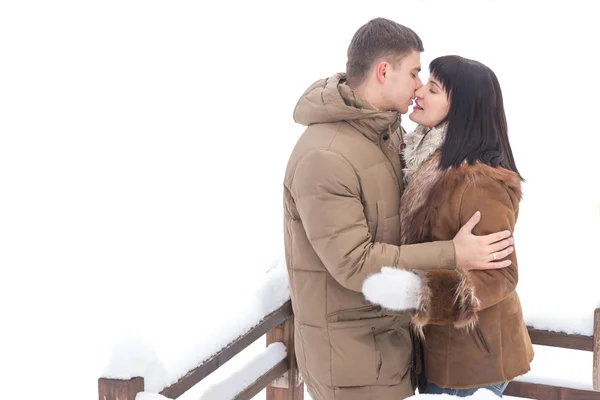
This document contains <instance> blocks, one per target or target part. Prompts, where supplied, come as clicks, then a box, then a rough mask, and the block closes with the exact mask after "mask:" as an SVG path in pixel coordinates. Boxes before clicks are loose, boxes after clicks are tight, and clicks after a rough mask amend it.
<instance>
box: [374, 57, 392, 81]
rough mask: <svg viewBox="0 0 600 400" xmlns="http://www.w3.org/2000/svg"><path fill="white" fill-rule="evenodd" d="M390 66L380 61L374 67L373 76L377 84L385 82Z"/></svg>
mask: <svg viewBox="0 0 600 400" xmlns="http://www.w3.org/2000/svg"><path fill="white" fill-rule="evenodd" d="M389 67H390V64H389V63H388V62H387V61H380V62H378V63H377V65H376V66H375V76H376V77H377V81H379V83H383V82H385V79H386V75H387V73H388V72H389Z"/></svg>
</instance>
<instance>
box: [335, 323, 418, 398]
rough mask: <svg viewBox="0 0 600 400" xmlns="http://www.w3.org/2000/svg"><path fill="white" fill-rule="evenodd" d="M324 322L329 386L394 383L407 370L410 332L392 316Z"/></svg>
mask: <svg viewBox="0 0 600 400" xmlns="http://www.w3.org/2000/svg"><path fill="white" fill-rule="evenodd" d="M328 325H329V335H330V344H331V381H332V386H334V387H356V386H375V385H382V386H390V385H397V384H399V383H400V382H401V380H402V378H403V377H404V376H405V375H406V373H407V372H408V371H409V369H410V363H411V357H412V346H411V341H410V335H409V332H408V330H407V329H406V328H401V330H399V331H397V330H396V329H395V328H396V327H398V326H399V324H398V323H397V322H396V319H394V318H393V317H391V318H389V317H384V318H378V319H376V320H359V321H343V322H333V323H329V324H328ZM404 330H406V332H404Z"/></svg>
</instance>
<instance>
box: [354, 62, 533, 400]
mask: <svg viewBox="0 0 600 400" xmlns="http://www.w3.org/2000/svg"><path fill="white" fill-rule="evenodd" d="M429 69H430V79H429V81H428V82H427V84H426V85H425V86H423V87H421V88H420V89H419V90H418V91H417V92H416V99H415V103H414V111H413V112H412V113H411V115H410V118H411V119H412V120H413V121H414V122H416V123H418V124H419V126H418V127H417V129H416V130H415V131H414V132H412V133H410V134H408V135H407V136H406V137H405V145H406V147H405V148H404V150H403V152H402V153H403V154H402V156H403V158H404V162H405V169H404V172H405V176H404V179H405V180H406V182H407V184H408V187H407V189H406V191H405V192H404V194H403V197H402V203H401V209H400V218H401V230H402V232H401V237H402V244H412V243H420V242H426V241H435V240H448V239H452V238H453V237H454V236H455V235H456V233H457V232H458V230H459V229H460V227H461V225H462V224H464V222H465V221H466V220H467V219H468V218H469V217H470V216H471V215H473V213H475V212H476V211H480V212H481V222H480V223H479V224H478V225H477V226H476V227H475V230H474V231H473V233H474V234H476V235H484V234H487V233H490V232H496V231H500V230H503V229H508V230H510V231H513V230H514V227H515V223H516V221H517V216H518V213H519V201H520V199H521V181H522V178H521V175H520V174H519V171H518V170H517V167H516V165H515V161H514V158H513V154H512V150H511V148H510V144H509V140H508V128H507V123H506V116H505V113H504V105H503V100H502V92H501V90H500V85H499V83H498V79H497V78H496V75H495V74H494V73H493V72H492V71H491V70H490V69H489V68H488V67H486V66H485V65H483V64H481V63H479V62H477V61H472V60H467V59H465V58H462V57H458V56H446V57H440V58H437V59H435V60H433V61H432V63H431V64H430V66H429ZM511 251H512V249H510V251H506V252H499V253H494V254H493V255H492V258H493V259H500V258H504V257H507V256H508V259H509V260H511V265H510V266H509V267H507V268H503V269H497V270H489V271H461V270H454V271H441V270H437V271H432V272H426V273H419V277H420V279H414V273H413V272H408V271H402V270H398V269H391V268H386V269H385V270H383V271H382V273H380V274H378V275H374V276H371V277H369V278H368V279H367V280H366V281H365V285H364V287H363V292H364V293H365V296H366V297H367V298H368V299H369V300H370V301H372V302H375V303H379V304H381V305H383V306H384V307H386V308H391V309H396V310H402V309H407V308H415V309H416V312H415V314H414V316H413V318H412V323H413V325H414V327H415V329H416V331H417V332H418V333H419V336H420V337H422V338H423V345H422V346H416V350H417V352H418V350H422V352H423V360H424V366H425V368H424V369H425V373H424V375H425V377H426V378H427V383H426V387H424V391H421V392H424V393H436V394H437V393H449V394H455V395H458V396H461V397H464V396H467V395H470V394H473V393H474V392H475V391H477V390H478V389H480V388H484V387H485V388H488V389H490V390H492V391H493V392H494V393H496V394H497V395H498V396H500V397H502V392H503V391H504V389H505V388H506V386H507V385H508V382H509V381H510V380H512V379H513V378H515V377H517V376H519V375H522V374H524V373H526V372H527V371H529V368H530V362H531V361H532V359H533V348H532V346H531V341H530V339H529V335H528V333H527V327H526V325H525V323H524V321H523V316H522V311H521V305H520V302H519V297H518V295H517V292H516V286H517V281H518V270H517V258H516V254H515V252H511ZM407 274H411V275H410V276H409V275H407ZM407 278H410V279H407ZM411 282H417V283H416V285H418V286H412V287H411V285H410V283H411ZM418 364H421V363H417V365H418Z"/></svg>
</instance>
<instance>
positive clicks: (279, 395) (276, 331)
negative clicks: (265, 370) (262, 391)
mask: <svg viewBox="0 0 600 400" xmlns="http://www.w3.org/2000/svg"><path fill="white" fill-rule="evenodd" d="M274 342H283V344H285V347H286V348H287V353H288V371H287V372H286V373H285V374H284V375H282V376H281V377H280V378H278V379H276V380H275V382H273V383H272V384H271V385H269V386H267V400H304V383H303V382H302V379H301V377H300V374H299V372H298V367H297V365H296V353H295V351H294V316H293V315H292V316H291V317H289V318H288V319H287V320H286V321H285V322H284V323H283V324H281V325H279V326H276V327H275V328H273V329H271V330H270V331H269V332H268V333H267V346H268V345H270V344H271V343H274Z"/></svg>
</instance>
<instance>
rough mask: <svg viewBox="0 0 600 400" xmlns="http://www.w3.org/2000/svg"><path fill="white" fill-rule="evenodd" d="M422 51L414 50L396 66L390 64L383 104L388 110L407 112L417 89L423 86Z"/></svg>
mask: <svg viewBox="0 0 600 400" xmlns="http://www.w3.org/2000/svg"><path fill="white" fill-rule="evenodd" d="M419 71H421V53H419V52H418V51H416V50H413V51H412V52H411V53H409V54H408V55H407V56H405V57H404V58H403V59H402V61H400V63H399V64H398V65H396V66H395V67H394V65H392V64H388V65H387V68H386V71H385V72H386V73H385V80H384V82H383V87H382V99H383V104H384V105H385V107H386V110H388V111H398V112H399V113H400V114H406V113H407V112H408V107H409V106H410V105H411V104H412V99H413V98H414V97H415V91H416V90H417V89H419V88H420V87H421V86H423V82H421V79H420V78H419Z"/></svg>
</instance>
